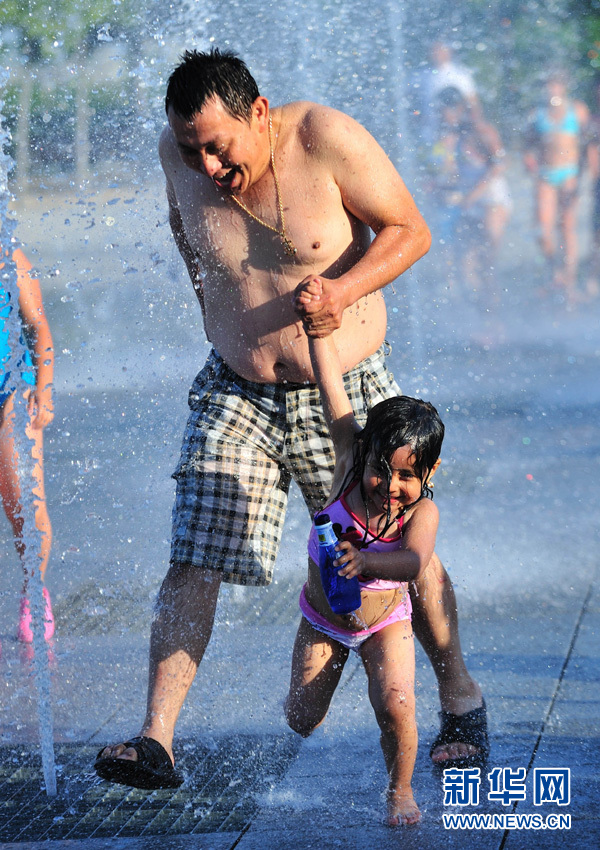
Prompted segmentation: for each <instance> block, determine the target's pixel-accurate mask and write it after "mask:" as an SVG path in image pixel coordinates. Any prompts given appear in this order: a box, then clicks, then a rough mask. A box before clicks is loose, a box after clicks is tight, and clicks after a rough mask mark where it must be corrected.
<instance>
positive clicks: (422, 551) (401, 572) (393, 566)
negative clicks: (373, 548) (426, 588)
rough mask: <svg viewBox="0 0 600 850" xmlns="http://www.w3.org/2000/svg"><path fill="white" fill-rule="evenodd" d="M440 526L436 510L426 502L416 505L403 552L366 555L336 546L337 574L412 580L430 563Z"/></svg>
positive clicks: (343, 544)
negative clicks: (338, 552)
mask: <svg viewBox="0 0 600 850" xmlns="http://www.w3.org/2000/svg"><path fill="white" fill-rule="evenodd" d="M438 524H439V512H438V509H437V507H436V506H435V505H434V504H433V502H431V501H430V500H429V499H422V500H421V501H420V502H419V503H418V505H416V506H415V508H414V510H413V512H412V514H411V517H410V519H409V520H408V521H407V522H405V524H404V527H403V534H402V549H397V550H396V551H394V552H369V549H368V548H367V549H362V550H360V549H356V548H355V547H354V546H353V545H352V544H351V543H349V542H347V541H342V542H340V543H338V544H337V548H338V551H342V550H343V554H341V555H340V556H339V558H338V559H337V561H335V566H336V567H341V568H342V569H339V570H338V574H339V575H341V576H346V578H353V576H357V575H362V576H368V577H369V578H382V579H387V580H388V581H415V580H416V579H418V578H419V576H420V575H421V573H422V572H423V570H424V569H425V567H426V566H427V564H428V563H429V562H430V561H431V557H432V555H433V552H434V549H435V538H436V534H437V529H438Z"/></svg>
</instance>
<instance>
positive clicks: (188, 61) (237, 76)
mask: <svg viewBox="0 0 600 850" xmlns="http://www.w3.org/2000/svg"><path fill="white" fill-rule="evenodd" d="M259 96H260V92H259V91H258V86H257V85H256V81H255V79H254V77H253V76H252V74H251V73H250V71H249V70H248V68H247V67H246V63H245V62H243V61H242V60H241V59H240V58H239V57H238V56H236V55H235V53H233V52H232V51H231V50H223V51H221V50H219V48H218V47H213V48H212V49H211V50H210V52H209V53H201V52H200V51H198V50H186V51H185V53H184V54H183V56H182V57H181V61H180V63H179V65H178V66H177V67H176V68H175V70H174V71H173V73H172V74H171V76H170V77H169V79H168V81H167V94H166V96H165V111H166V112H167V113H168V112H169V109H172V110H173V111H174V112H175V114H176V115H178V116H179V118H181V119H182V120H183V121H191V120H192V119H193V117H194V116H195V115H197V114H198V113H199V112H202V109H203V108H204V105H205V104H206V103H207V101H209V100H212V98H214V97H218V98H219V100H220V101H221V102H222V104H223V106H224V107H225V109H226V110H227V112H228V113H229V114H230V115H231V116H233V118H238V119H240V120H242V121H247V122H249V121H250V117H251V115H252V104H253V103H254V101H255V100H256V98H257V97H259Z"/></svg>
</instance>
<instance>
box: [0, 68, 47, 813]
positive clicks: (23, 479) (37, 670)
mask: <svg viewBox="0 0 600 850" xmlns="http://www.w3.org/2000/svg"><path fill="white" fill-rule="evenodd" d="M8 78H9V73H8V70H7V69H6V68H0V93H3V92H4V91H5V88H6V85H7V82H8ZM3 107H4V100H3V99H2V98H0V237H1V244H2V252H3V253H5V252H6V251H8V255H7V256H4V257H3V258H2V260H3V262H4V268H3V269H2V271H1V272H0V274H1V275H2V281H3V285H4V288H5V290H6V292H7V294H8V296H9V299H10V302H11V303H12V305H13V309H12V310H11V311H10V314H9V316H8V318H7V320H6V327H7V328H8V331H9V337H8V344H9V348H10V352H11V353H10V358H9V361H8V363H6V369H7V371H9V372H10V373H11V378H12V384H11V387H14V388H15V403H14V417H15V419H14V430H13V435H14V446H15V453H16V456H17V458H18V476H19V482H20V490H21V515H22V519H23V531H22V544H23V553H22V559H23V567H24V569H25V571H26V574H27V576H28V579H29V580H28V596H29V603H30V609H31V626H32V631H33V668H34V679H35V686H36V690H37V695H38V719H39V726H40V743H41V750H42V768H43V773H44V782H45V786H46V793H47V795H48V796H49V797H53V796H55V795H56V765H55V761H54V732H53V718H52V704H51V697H50V670H49V665H48V652H47V646H46V641H45V635H44V630H45V627H44V611H45V605H46V602H45V599H44V595H43V589H44V588H43V583H42V578H41V573H40V552H41V544H42V533H41V531H40V530H39V529H38V528H37V526H36V522H35V513H36V506H35V497H34V493H33V489H34V486H35V483H36V482H35V478H34V474H33V471H34V464H35V461H34V459H33V457H32V452H31V448H32V445H33V441H32V440H30V439H29V437H28V436H27V433H26V428H27V424H28V422H29V414H28V409H27V402H26V400H25V399H24V397H23V393H24V391H25V389H26V388H27V387H28V386H29V384H27V383H26V381H25V380H24V379H23V377H22V372H23V371H25V370H26V369H27V366H26V365H25V363H24V362H23V361H24V355H25V351H26V344H25V342H24V340H23V337H22V333H21V322H20V318H19V310H18V304H19V286H18V282H17V269H16V266H15V263H14V262H13V259H12V255H13V252H14V250H15V249H16V248H17V247H18V242H17V239H16V238H15V236H14V229H15V221H14V219H13V217H12V216H11V215H10V212H9V203H10V201H11V199H12V194H11V192H10V189H9V186H8V175H9V174H10V171H11V170H12V168H13V165H14V163H13V161H12V159H11V157H10V156H9V154H8V153H7V150H6V148H7V145H8V143H9V141H10V133H9V132H8V131H7V130H6V128H5V127H4V114H3Z"/></svg>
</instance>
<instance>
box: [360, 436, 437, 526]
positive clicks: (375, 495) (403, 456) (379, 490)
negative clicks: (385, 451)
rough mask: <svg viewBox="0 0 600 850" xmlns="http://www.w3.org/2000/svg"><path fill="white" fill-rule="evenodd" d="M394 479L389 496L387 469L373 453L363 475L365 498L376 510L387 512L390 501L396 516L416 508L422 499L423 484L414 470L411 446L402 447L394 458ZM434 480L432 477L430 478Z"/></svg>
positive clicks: (391, 482) (393, 514) (392, 468)
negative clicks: (415, 505)
mask: <svg viewBox="0 0 600 850" xmlns="http://www.w3.org/2000/svg"><path fill="white" fill-rule="evenodd" d="M390 468H391V471H392V480H391V481H390V486H389V494H388V483H387V476H386V472H385V467H384V466H383V465H382V464H381V463H379V462H378V460H377V458H375V457H374V456H373V455H372V454H371V455H369V457H368V458H367V464H366V466H365V471H364V474H363V481H362V483H363V487H364V491H365V496H366V497H367V499H368V500H369V501H370V502H371V504H372V505H373V507H374V508H375V510H377V511H378V512H380V513H383V514H385V513H387V509H388V502H389V508H390V513H391V516H392V517H395V516H397V515H398V514H399V513H400V511H401V510H402V508H406V507H408V506H409V505H412V504H413V502H416V501H417V499H419V498H420V496H421V492H422V490H423V482H422V481H421V479H420V478H419V476H418V475H417V473H416V472H415V469H414V455H413V451H412V449H411V447H410V446H401V447H400V448H399V449H396V451H395V452H394V453H393V455H392V456H391V458H390ZM429 477H431V476H429Z"/></svg>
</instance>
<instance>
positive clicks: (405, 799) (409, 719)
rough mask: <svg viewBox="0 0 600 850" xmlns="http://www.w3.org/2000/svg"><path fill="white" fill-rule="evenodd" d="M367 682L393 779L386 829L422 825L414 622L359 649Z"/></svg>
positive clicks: (404, 622)
mask: <svg viewBox="0 0 600 850" xmlns="http://www.w3.org/2000/svg"><path fill="white" fill-rule="evenodd" d="M360 655H361V658H362V660H363V663H364V665H365V670H366V671H367V676H368V679H369V699H370V700H371V705H372V706H373V709H374V711H375V716H376V718H377V723H378V724H379V728H380V730H381V738H380V740H381V749H382V750H383V757H384V759H385V764H386V767H387V771H388V776H389V785H388V789H387V823H388V825H389V826H401V825H403V824H412V823H418V821H419V820H420V819H421V812H420V811H419V807H418V806H417V804H416V802H415V798H414V796H413V791H412V775H413V770H414V767H415V759H416V756H417V723H416V720H415V648H414V640H413V633H412V627H411V623H410V620H402V621H400V622H398V623H392V624H391V625H389V626H386V627H385V628H384V629H381V631H379V632H376V633H375V634H374V635H372V636H371V637H370V638H369V639H368V640H367V641H365V643H364V644H363V645H362V647H361V649H360Z"/></svg>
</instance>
